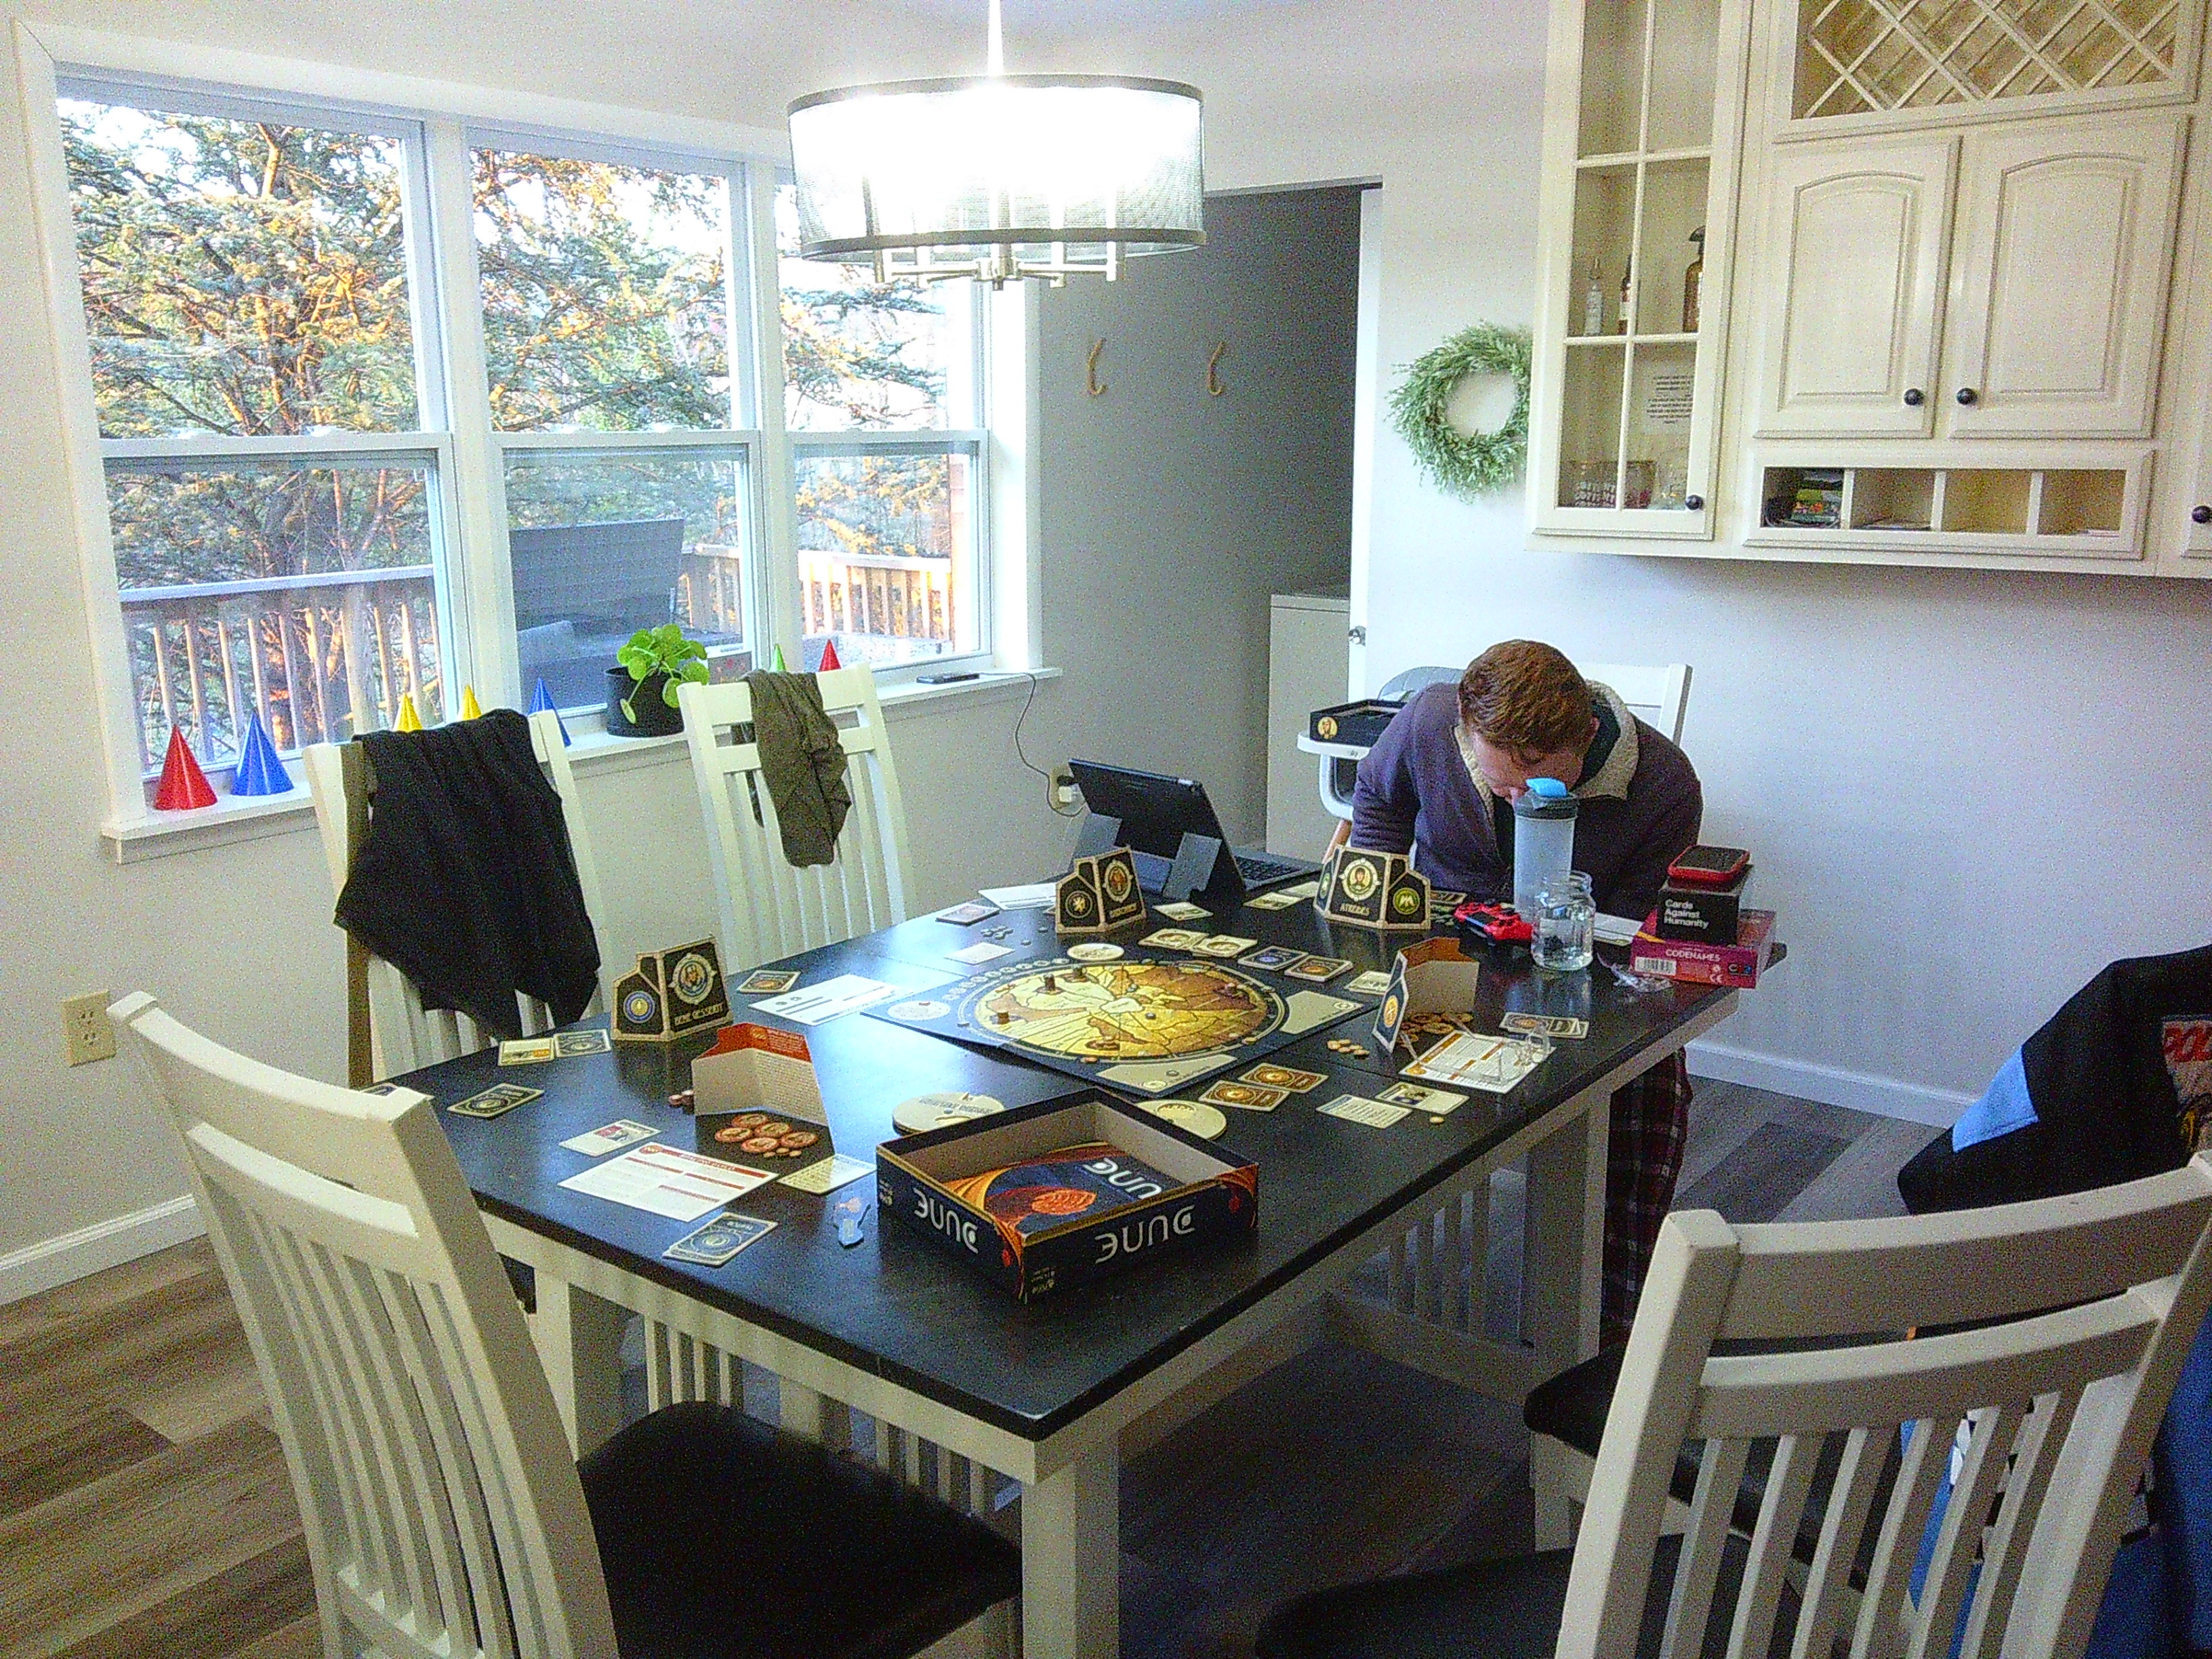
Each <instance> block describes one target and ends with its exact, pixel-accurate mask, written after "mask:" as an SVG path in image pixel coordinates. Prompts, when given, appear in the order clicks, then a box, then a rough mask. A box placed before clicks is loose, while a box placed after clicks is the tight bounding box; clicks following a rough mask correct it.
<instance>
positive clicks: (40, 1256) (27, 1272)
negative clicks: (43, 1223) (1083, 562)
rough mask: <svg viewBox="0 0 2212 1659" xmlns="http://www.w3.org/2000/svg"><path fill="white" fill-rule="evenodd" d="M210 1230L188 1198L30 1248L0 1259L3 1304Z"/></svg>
mask: <svg viewBox="0 0 2212 1659" xmlns="http://www.w3.org/2000/svg"><path fill="white" fill-rule="evenodd" d="M205 1231H207V1229H206V1228H205V1227H203V1226H202V1225H200V1212H199V1206H197V1205H196V1204H194V1203H193V1202H192V1195H191V1194H190V1193H186V1194H183V1195H182V1196H181V1197H178V1198H173V1199H170V1200H167V1202H166V1203H161V1204H156V1205H155V1206H153V1207H152V1208H150V1209H145V1210H134V1211H132V1212H131V1213H130V1214H129V1215H118V1216H111V1217H109V1218H107V1219H106V1221H95V1222H94V1223H93V1224H92V1225H91V1226H89V1227H80V1228H78V1229H77V1230H76V1231H75V1232H73V1233H64V1234H63V1235H62V1236H61V1237H58V1238H47V1239H41V1240H40V1242H39V1243H36V1244H26V1245H25V1246H23V1248H22V1249H20V1250H10V1251H9V1252H8V1253H7V1254H6V1255H0V1303H9V1302H17V1301H21V1299H22V1298H23V1297H27V1296H36V1295H37V1294H38V1293H39V1292H40V1291H50V1290H52V1289H53V1287H54V1286H55V1285H66V1284H68V1283H69V1282H70V1280H71V1279H82V1278H83V1277H85V1275H86V1274H88V1273H98V1272H100V1269H102V1268H103V1267H120V1266H121V1265H122V1264H123V1263H125V1262H126V1261H137V1259H138V1258H139V1257H140V1256H142V1255H153V1253H154V1252H155V1251H156V1250H166V1249H168V1248H169V1246H170V1245H172V1244H181V1243H184V1242H185V1240H186V1239H188V1238H197V1237H199V1236H200V1235H201V1234H202V1233H204V1232H205Z"/></svg>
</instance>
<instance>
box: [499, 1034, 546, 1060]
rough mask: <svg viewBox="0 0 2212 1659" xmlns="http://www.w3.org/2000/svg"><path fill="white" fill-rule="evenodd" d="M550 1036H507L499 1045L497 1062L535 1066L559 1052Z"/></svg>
mask: <svg viewBox="0 0 2212 1659" xmlns="http://www.w3.org/2000/svg"><path fill="white" fill-rule="evenodd" d="M559 1052H560V1051H559V1049H558V1048H557V1047H556V1045H555V1043H554V1041H553V1039H552V1038H551V1037H550V1036H534V1037H509V1038H507V1040H506V1041H505V1042H502V1043H501V1044H500V1045H499V1063H500V1064H501V1065H502V1066H535V1065H537V1064H538V1062H539V1061H541V1060H550V1059H552V1058H553V1056H554V1055H555V1054H557V1053H559Z"/></svg>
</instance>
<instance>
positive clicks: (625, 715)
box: [607, 623, 707, 738]
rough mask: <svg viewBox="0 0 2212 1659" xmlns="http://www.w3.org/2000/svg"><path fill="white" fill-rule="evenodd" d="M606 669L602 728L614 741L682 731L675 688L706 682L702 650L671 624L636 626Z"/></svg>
mask: <svg viewBox="0 0 2212 1659" xmlns="http://www.w3.org/2000/svg"><path fill="white" fill-rule="evenodd" d="M615 664H616V665H615V666H614V667H612V668H610V669H609V670H607V730H608V731H609V732H612V733H614V735H615V736H617V737H618V738H658V737H665V736H667V735H668V734H669V733H671V732H681V731H682V730H683V729H684V716H683V715H682V714H678V712H677V707H676V689H677V688H678V686H680V685H682V684H684V683H685V682H686V681H690V682H692V683H695V684H701V685H704V684H706V683H707V647H705V646H703V645H702V644H700V643H699V641H696V640H687V639H685V638H684V630H683V629H681V628H679V627H678V626H677V624H675V623H662V624H661V625H660V626H659V628H641V629H638V630H637V632H636V633H635V634H633V635H630V636H629V644H628V645H626V646H624V647H623V648H622V649H621V650H619V651H617V652H616V653H615Z"/></svg>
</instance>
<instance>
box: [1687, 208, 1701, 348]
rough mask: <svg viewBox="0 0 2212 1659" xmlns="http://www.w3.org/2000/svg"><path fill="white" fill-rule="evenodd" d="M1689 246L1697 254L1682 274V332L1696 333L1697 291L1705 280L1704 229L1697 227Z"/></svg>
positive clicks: (1697, 317) (1697, 313)
mask: <svg viewBox="0 0 2212 1659" xmlns="http://www.w3.org/2000/svg"><path fill="white" fill-rule="evenodd" d="M1690 242H1691V245H1692V246H1693V247H1695V248H1696V249H1697V250H1698V252H1697V254H1696V256H1695V257H1694V258H1692V259H1691V261H1690V268H1689V269H1688V270H1686V271H1684V272H1683V273H1682V332H1683V333H1685V334H1695V333H1696V332H1697V331H1698V319H1699V310H1698V290H1699V289H1700V288H1701V287H1703V286H1704V284H1705V227H1704V226H1703V225H1699V227H1698V228H1696V229H1695V230H1693V231H1692V232H1691V233H1690Z"/></svg>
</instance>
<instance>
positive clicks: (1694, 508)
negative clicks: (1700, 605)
mask: <svg viewBox="0 0 2212 1659" xmlns="http://www.w3.org/2000/svg"><path fill="white" fill-rule="evenodd" d="M1682 505H1683V506H1684V507H1688V508H1689V509H1690V511H1691V512H1692V513H1702V512H1704V511H1705V497H1704V496H1703V495H1685V496H1683V497H1682ZM2197 511H2198V512H2199V513H2203V515H2204V517H2205V518H2207V519H2212V507H2198V508H2197ZM2199 522H2200V523H2201V522H2202V520H2199Z"/></svg>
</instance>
